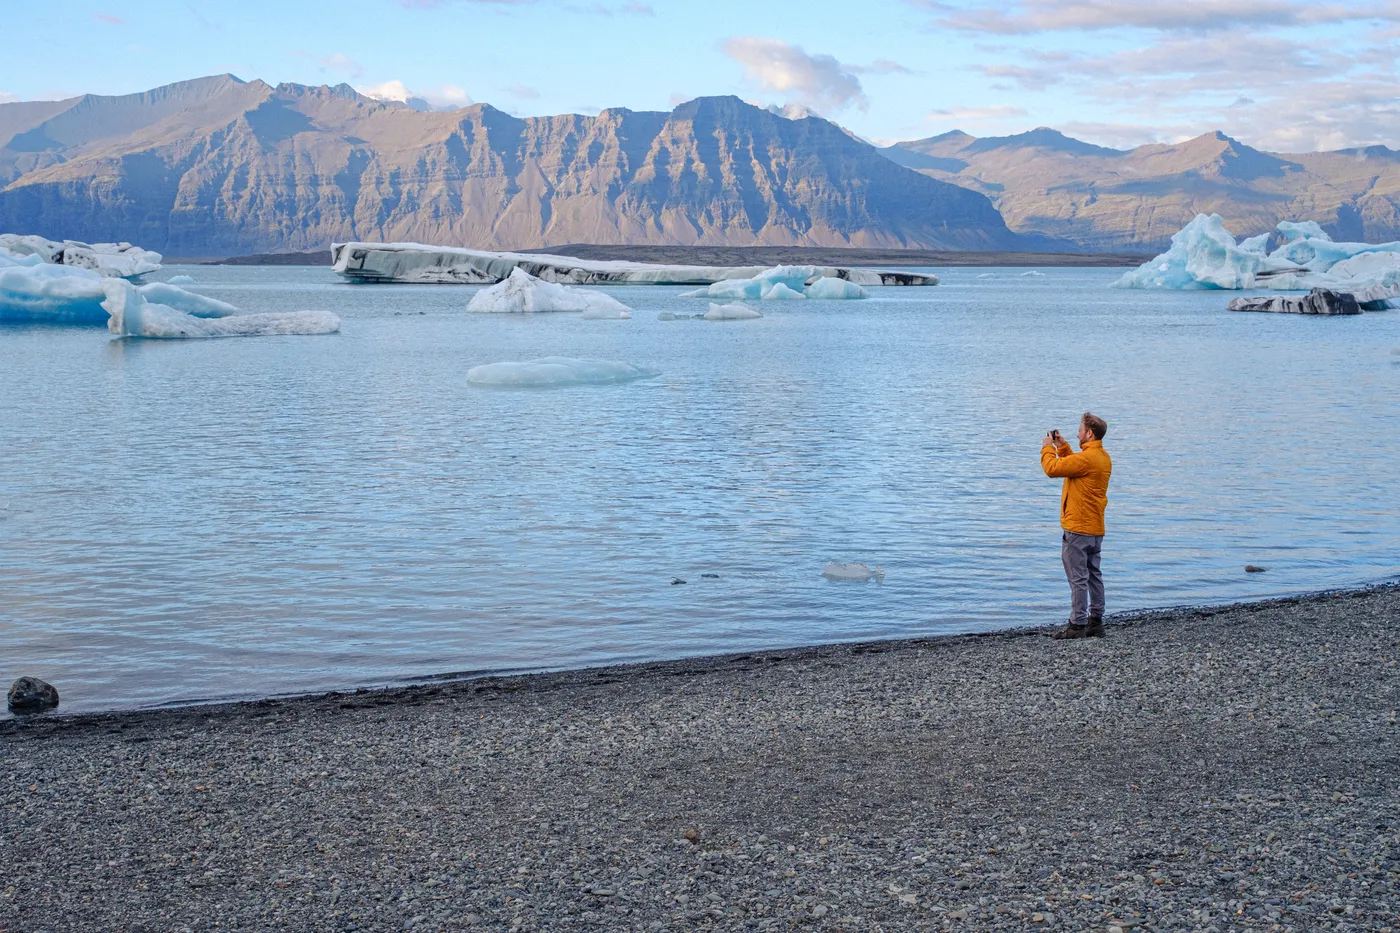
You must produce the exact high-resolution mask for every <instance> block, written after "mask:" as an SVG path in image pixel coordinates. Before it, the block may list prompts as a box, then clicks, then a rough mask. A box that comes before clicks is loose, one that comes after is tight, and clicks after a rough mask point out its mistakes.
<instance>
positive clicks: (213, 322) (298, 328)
mask: <svg viewBox="0 0 1400 933" xmlns="http://www.w3.org/2000/svg"><path fill="white" fill-rule="evenodd" d="M103 287H104V291H105V294H106V297H105V298H104V299H103V301H102V307H103V308H104V309H106V311H107V314H108V319H107V329H108V330H110V331H111V332H112V333H114V334H117V335H118V336H121V337H153V338H160V339H166V340H172V339H188V338H194V337H270V336H283V335H302V334H333V333H335V332H336V331H338V330H340V318H339V317H337V316H336V315H334V314H331V313H330V312H329V311H276V312H265V313H259V314H239V313H238V309H237V308H235V307H234V306H233V305H230V304H226V303H225V302H222V301H216V300H214V299H213V298H206V297H204V296H203V295H195V294H192V293H191V292H187V291H185V290H183V289H180V288H176V287H175V286H173V285H166V284H164V283H156V284H153V285H146V286H142V287H139V288H138V287H137V286H135V285H132V284H131V283H130V282H127V281H124V280H122V279H106V280H104V283H103Z"/></svg>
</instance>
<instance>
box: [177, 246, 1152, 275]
mask: <svg viewBox="0 0 1400 933" xmlns="http://www.w3.org/2000/svg"><path fill="white" fill-rule="evenodd" d="M512 252H518V253H527V254H531V253H534V254H544V255H553V256H567V257H570V258H573V259H593V260H610V259H618V260H628V261H632V262H653V263H663V264H682V265H699V266H753V265H759V266H764V265H766V266H776V265H794V264H795V265H818V266H828V265H837V266H858V267H863V266H1009V267H1022V266H1044V267H1046V268H1051V267H1055V268H1060V267H1065V268H1084V267H1092V268H1099V267H1114V268H1119V267H1121V268H1125V269H1130V268H1133V267H1135V266H1139V265H1141V264H1142V263H1144V262H1147V261H1148V260H1150V259H1152V257H1153V256H1154V255H1155V254H1153V253H1023V252H1008V251H1000V250H927V249H871V248H865V247H824V246H649V245H606V244H589V243H573V244H569V245H566V246H556V247H545V248H538V249H524V250H513V251H512ZM165 263H166V265H194V266H330V265H331V253H330V250H315V251H311V252H305V253H255V254H252V255H248V256H225V257H203V256H188V257H178V256H177V257H168V258H166V260H165Z"/></svg>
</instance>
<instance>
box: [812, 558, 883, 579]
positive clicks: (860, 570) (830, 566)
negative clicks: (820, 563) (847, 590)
mask: <svg viewBox="0 0 1400 933" xmlns="http://www.w3.org/2000/svg"><path fill="white" fill-rule="evenodd" d="M822 576H824V577H826V578H827V579H828V580H839V581H843V582H847V581H848V582H852V583H866V582H868V581H870V580H874V581H875V582H876V583H884V582H885V568H883V567H871V566H870V565H869V564H863V563H859V562H856V563H849V564H843V563H840V562H838V561H834V560H833V561H827V564H826V566H825V567H823V568H822Z"/></svg>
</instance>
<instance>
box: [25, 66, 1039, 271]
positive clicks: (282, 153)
mask: <svg viewBox="0 0 1400 933" xmlns="http://www.w3.org/2000/svg"><path fill="white" fill-rule="evenodd" d="M0 186H3V187H0V230H12V231H22V232H26V233H38V234H42V235H45V236H49V237H52V238H63V237H69V238H78V239H87V240H111V241H120V240H129V241H131V242H134V243H140V244H141V245H143V246H146V247H148V248H152V249H158V250H161V251H162V252H165V253H168V254H175V255H185V256H196V255H203V256H210V255H230V254H237V253H249V252H272V251H283V250H308V249H324V248H325V247H326V246H327V244H329V243H330V242H331V241H332V240H350V239H358V240H408V241H419V242H426V243H433V244H440V245H457V246H471V247H481V248H530V247H542V246H550V245H555V244H563V243H670V244H701V245H726V246H745V245H773V246H864V247H883V248H889V247H912V248H926V249H949V248H952V249H1028V248H1030V249H1034V248H1037V247H1038V246H1050V245H1054V244H1050V243H1048V242H1047V241H1045V240H1044V239H1043V238H1035V237H1023V236H1018V235H1015V234H1013V233H1012V232H1011V231H1009V230H1008V229H1007V227H1006V225H1005V223H1004V222H1003V221H1002V218H1001V216H1000V215H999V214H998V213H997V211H996V209H995V208H994V207H993V206H992V204H991V202H990V201H989V200H988V199H987V198H986V197H984V196H983V195H982V194H981V193H980V192H976V191H969V190H967V187H966V186H965V185H961V184H948V183H946V182H945V181H943V180H941V179H935V178H929V177H927V176H926V175H923V174H920V173H919V172H916V171H911V170H909V169H907V168H905V167H902V166H900V165H898V164H895V163H894V162H892V161H890V160H888V159H886V158H883V157H881V155H880V154H879V151H878V150H876V149H875V148H874V147H872V146H870V145H868V144H866V143H864V142H861V141H860V140H857V139H854V138H852V137H851V136H850V135H848V134H847V133H846V132H845V131H843V130H842V129H841V128H840V127H838V126H836V125H835V124H832V123H829V122H827V121H825V120H822V119H819V118H816V117H808V118H804V119H799V120H789V119H785V118H783V117H781V116H778V115H775V114H773V113H770V112H768V111H766V110H762V109H760V108H757V107H753V106H751V105H749V104H746V103H744V102H742V101H740V100H739V99H737V98H733V97H715V98H700V99H697V100H693V101H690V102H688V103H685V104H682V105H681V106H679V107H677V108H676V109H675V110H673V111H671V112H670V113H642V112H632V111H629V110H623V109H613V110H605V111H603V112H601V113H600V114H598V115H597V116H596V117H589V116H579V115H576V114H571V115H564V116H556V117H533V118H528V119H519V118H516V117H513V116H510V115H509V114H506V113H503V112H502V111H500V110H497V109H495V108H493V107H491V106H489V105H486V104H476V105H473V106H470V107H467V108H464V109H461V110H456V111H452V112H422V111H418V110H414V109H412V108H410V107H408V106H406V105H403V104H399V103H395V102H383V101H378V100H373V99H370V98H367V97H364V96H362V95H360V94H358V93H356V92H355V91H354V90H353V89H352V88H350V87H349V86H346V85H340V86H338V87H305V86H301V85H295V84H283V85H279V86H277V87H272V86H270V85H267V84H265V83H263V82H261V81H251V82H244V81H240V80H239V79H237V78H235V77H233V76H231V75H222V76H217V77H211V78H201V79H198V80H195V81H187V82H182V83H180V84H173V85H169V86H167V87H163V88H158V89H156V90H153V91H149V92H147V93H144V94H134V95H128V96H125V97H101V96H96V95H88V96H84V97H80V98H73V99H70V100H66V101H56V102H28V103H12V104H4V105H0Z"/></svg>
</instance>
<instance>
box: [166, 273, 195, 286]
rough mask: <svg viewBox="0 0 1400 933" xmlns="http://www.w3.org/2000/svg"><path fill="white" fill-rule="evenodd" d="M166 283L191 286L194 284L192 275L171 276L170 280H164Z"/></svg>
mask: <svg viewBox="0 0 1400 933" xmlns="http://www.w3.org/2000/svg"><path fill="white" fill-rule="evenodd" d="M166 281H167V282H168V283H170V284H171V285H193V284H194V276H192V275H172V276H171V277H170V278H168V279H166Z"/></svg>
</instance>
